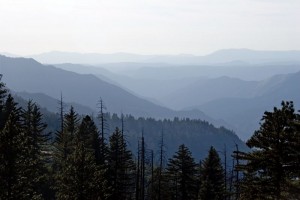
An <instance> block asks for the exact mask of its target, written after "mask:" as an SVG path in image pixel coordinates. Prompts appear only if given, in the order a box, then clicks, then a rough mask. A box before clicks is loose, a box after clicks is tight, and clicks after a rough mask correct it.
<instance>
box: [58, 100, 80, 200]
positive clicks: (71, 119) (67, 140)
mask: <svg viewBox="0 0 300 200" xmlns="http://www.w3.org/2000/svg"><path fill="white" fill-rule="evenodd" d="M63 122H64V124H63V125H64V126H63V132H61V131H58V132H57V133H56V138H55V142H54V147H55V149H54V165H53V170H54V172H55V174H54V179H55V186H54V189H55V190H56V193H57V196H60V194H61V193H63V192H64V191H63V190H64V188H63V185H64V184H66V183H65V180H67V179H66V176H67V175H66V173H65V171H66V168H67V167H69V165H68V161H69V159H68V157H69V156H70V155H71V154H72V152H73V151H74V148H75V146H74V138H75V135H76V134H77V132H78V124H79V119H78V114H77V113H76V112H75V111H74V108H73V107H72V106H71V108H70V111H69V113H67V114H65V116H64V120H63Z"/></svg>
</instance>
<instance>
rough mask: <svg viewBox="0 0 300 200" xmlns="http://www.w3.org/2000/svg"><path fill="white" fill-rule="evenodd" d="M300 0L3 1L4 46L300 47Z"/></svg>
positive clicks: (107, 49) (143, 49)
mask: <svg viewBox="0 0 300 200" xmlns="http://www.w3.org/2000/svg"><path fill="white" fill-rule="evenodd" d="M299 10H300V1H299V0H0V52H9V53H13V54H17V55H31V54H39V53H43V52H48V51H54V50H55V51H69V52H80V53H116V52H127V53H138V54H194V55H205V54H209V53H211V52H213V51H216V50H219V49H228V48H248V49H254V50H300V26H299V25H300V12H299Z"/></svg>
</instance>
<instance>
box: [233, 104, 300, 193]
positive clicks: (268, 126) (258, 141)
mask: <svg viewBox="0 0 300 200" xmlns="http://www.w3.org/2000/svg"><path fill="white" fill-rule="evenodd" d="M297 118H298V117H297V115H296V114H295V111H294V106H293V102H282V107H281V108H280V109H278V108H274V110H273V112H265V114H264V116H263V118H262V121H263V122H262V124H261V127H260V129H259V130H257V131H255V132H254V135H253V136H252V137H251V138H250V139H249V140H248V141H247V143H246V144H247V145H248V147H250V148H251V149H252V151H251V152H250V153H240V154H239V159H241V160H244V161H245V162H246V163H245V164H240V165H239V166H237V169H238V170H241V171H243V172H244V174H245V175H244V179H243V180H242V182H241V198H242V199H293V198H294V197H295V196H296V197H299V196H300V192H299V191H300V188H299V170H300V169H299V166H300V163H299V155H300V154H299V147H300V140H299V129H298V128H299V126H297V125H296V124H297V123H298V122H297Z"/></svg>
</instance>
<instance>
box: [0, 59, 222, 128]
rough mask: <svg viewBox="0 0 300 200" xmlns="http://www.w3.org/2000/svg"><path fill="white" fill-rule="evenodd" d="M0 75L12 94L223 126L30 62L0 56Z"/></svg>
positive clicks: (200, 115)
mask: <svg viewBox="0 0 300 200" xmlns="http://www.w3.org/2000/svg"><path fill="white" fill-rule="evenodd" d="M0 66H1V67H0V70H1V71H0V72H1V73H2V74H4V76H3V81H4V82H5V83H7V84H8V85H9V87H10V88H11V89H12V90H14V91H16V92H23V91H27V92H30V93H44V94H46V95H48V96H50V97H52V98H56V99H57V98H59V97H60V94H61V93H62V94H63V98H64V101H66V102H76V103H79V104H82V105H84V106H88V107H90V108H91V109H92V110H95V111H96V110H97V101H98V100H99V99H100V98H102V99H103V100H104V102H105V105H106V107H107V110H108V111H109V112H112V113H121V112H123V113H125V114H126V113H128V114H132V115H134V116H144V117H155V118H173V117H175V116H177V117H191V118H199V119H203V120H206V121H209V122H211V123H214V124H215V125H217V126H219V125H226V124H224V123H222V122H221V123H220V121H215V120H213V119H212V118H210V117H208V116H206V115H205V114H204V113H202V112H200V111H193V112H191V113H189V112H188V111H181V112H176V111H173V110H170V109H167V108H165V107H162V106H158V105H155V104H153V103H151V102H149V101H146V100H144V99H142V98H139V97H136V96H134V95H132V94H130V93H129V92H127V91H125V90H123V89H121V88H119V87H117V86H115V85H113V84H110V83H107V82H105V81H103V80H101V79H99V78H97V77H96V76H94V75H85V74H77V73H73V72H69V71H65V70H62V69H58V68H55V67H53V66H49V65H42V64H40V63H38V62H36V61H35V60H33V59H25V58H8V57H5V56H0Z"/></svg>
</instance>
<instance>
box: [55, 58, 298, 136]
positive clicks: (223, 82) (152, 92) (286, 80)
mask: <svg viewBox="0 0 300 200" xmlns="http://www.w3.org/2000/svg"><path fill="white" fill-rule="evenodd" d="M136 65H137V64H128V63H127V64H126V63H123V64H118V65H117V64H110V65H108V64H107V65H101V66H102V67H106V68H107V69H110V68H109V67H112V69H113V68H114V67H116V66H118V67H119V68H120V69H121V68H122V67H124V68H127V67H134V66H136ZM56 66H57V67H59V68H62V69H65V70H69V71H74V72H77V73H82V74H86V73H91V74H95V75H96V76H98V77H101V78H104V79H105V80H107V81H109V82H111V83H114V84H118V85H122V86H123V87H125V88H127V89H128V90H130V91H134V92H135V93H137V94H139V95H141V96H145V97H147V98H148V99H151V100H152V101H155V102H158V103H159V104H160V105H165V106H167V107H169V108H171V109H176V110H191V109H196V110H201V111H203V112H204V113H206V114H208V115H209V116H211V117H213V118H215V119H223V120H225V121H226V122H227V123H229V124H231V125H232V126H233V127H234V130H235V131H236V132H237V134H238V135H239V137H241V138H243V139H247V138H249V136H250V135H251V134H252V133H253V131H254V130H255V129H257V128H258V127H259V121H260V119H261V115H262V113H263V111H265V110H271V109H272V107H273V106H275V105H277V106H278V105H279V104H280V102H281V101H282V100H293V101H295V102H298V101H300V93H299V92H298V91H299V89H300V87H299V85H300V77H299V76H300V73H299V71H300V65H299V64H297V63H294V64H291V63H290V64H288V63H272V64H271V63H269V64H261V65H245V64H235V63H231V64H227V65H222V66H169V67H168V66H164V65H160V64H159V65H158V64H157V65H153V66H152V67H150V66H147V67H145V66H143V65H141V66H140V67H141V68H139V69H131V70H130V71H115V72H111V71H109V70H107V69H105V68H101V67H93V66H86V65H75V64H60V65H56ZM277 73H278V75H274V74H277ZM153 99H155V100H153Z"/></svg>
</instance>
